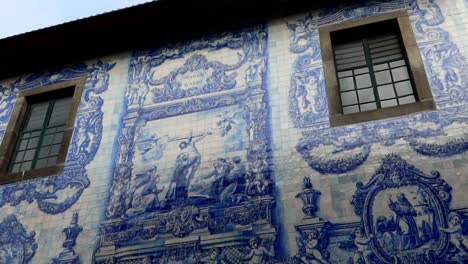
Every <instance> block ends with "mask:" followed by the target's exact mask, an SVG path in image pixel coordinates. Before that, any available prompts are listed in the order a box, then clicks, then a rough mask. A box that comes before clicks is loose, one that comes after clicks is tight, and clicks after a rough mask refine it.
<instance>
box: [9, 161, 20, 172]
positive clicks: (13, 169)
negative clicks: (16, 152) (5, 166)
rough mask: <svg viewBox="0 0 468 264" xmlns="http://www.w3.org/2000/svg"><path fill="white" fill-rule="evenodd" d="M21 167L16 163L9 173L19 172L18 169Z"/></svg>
mask: <svg viewBox="0 0 468 264" xmlns="http://www.w3.org/2000/svg"><path fill="white" fill-rule="evenodd" d="M20 167H21V163H18V164H15V165H13V167H12V168H11V172H13V173H14V172H19V169H20Z"/></svg>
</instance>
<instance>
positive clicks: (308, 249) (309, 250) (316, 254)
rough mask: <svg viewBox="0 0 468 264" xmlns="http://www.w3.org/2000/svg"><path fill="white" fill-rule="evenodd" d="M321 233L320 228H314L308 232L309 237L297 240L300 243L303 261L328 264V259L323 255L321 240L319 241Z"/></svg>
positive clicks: (312, 263) (313, 263)
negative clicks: (320, 248)
mask: <svg viewBox="0 0 468 264" xmlns="http://www.w3.org/2000/svg"><path fill="white" fill-rule="evenodd" d="M319 237H320V233H319V231H318V230H316V229H313V230H312V231H310V233H309V234H307V237H306V238H305V239H304V240H303V241H301V240H297V243H298V244H299V248H300V249H301V255H300V259H301V261H302V262H303V263H311V264H327V263H328V261H327V260H326V259H325V257H324V256H323V254H322V252H320V250H319V247H320V241H319Z"/></svg>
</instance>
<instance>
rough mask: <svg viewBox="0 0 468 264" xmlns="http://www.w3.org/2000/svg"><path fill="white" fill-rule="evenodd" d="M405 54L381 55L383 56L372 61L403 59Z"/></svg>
mask: <svg viewBox="0 0 468 264" xmlns="http://www.w3.org/2000/svg"><path fill="white" fill-rule="evenodd" d="M402 57H403V56H402V55H401V53H400V54H395V55H389V56H386V57H381V58H378V59H373V60H372V62H373V63H381V62H384V61H391V60H396V59H401V58H402Z"/></svg>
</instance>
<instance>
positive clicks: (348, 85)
mask: <svg viewBox="0 0 468 264" xmlns="http://www.w3.org/2000/svg"><path fill="white" fill-rule="evenodd" d="M353 89H354V80H353V77H348V78H342V79H340V90H341V91H349V90H353Z"/></svg>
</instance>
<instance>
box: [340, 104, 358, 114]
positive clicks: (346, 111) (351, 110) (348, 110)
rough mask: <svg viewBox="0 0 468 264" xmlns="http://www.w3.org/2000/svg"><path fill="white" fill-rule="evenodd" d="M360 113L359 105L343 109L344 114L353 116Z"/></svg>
mask: <svg viewBox="0 0 468 264" xmlns="http://www.w3.org/2000/svg"><path fill="white" fill-rule="evenodd" d="M358 112H359V106H357V105H353V106H345V107H343V114H352V113H358Z"/></svg>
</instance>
